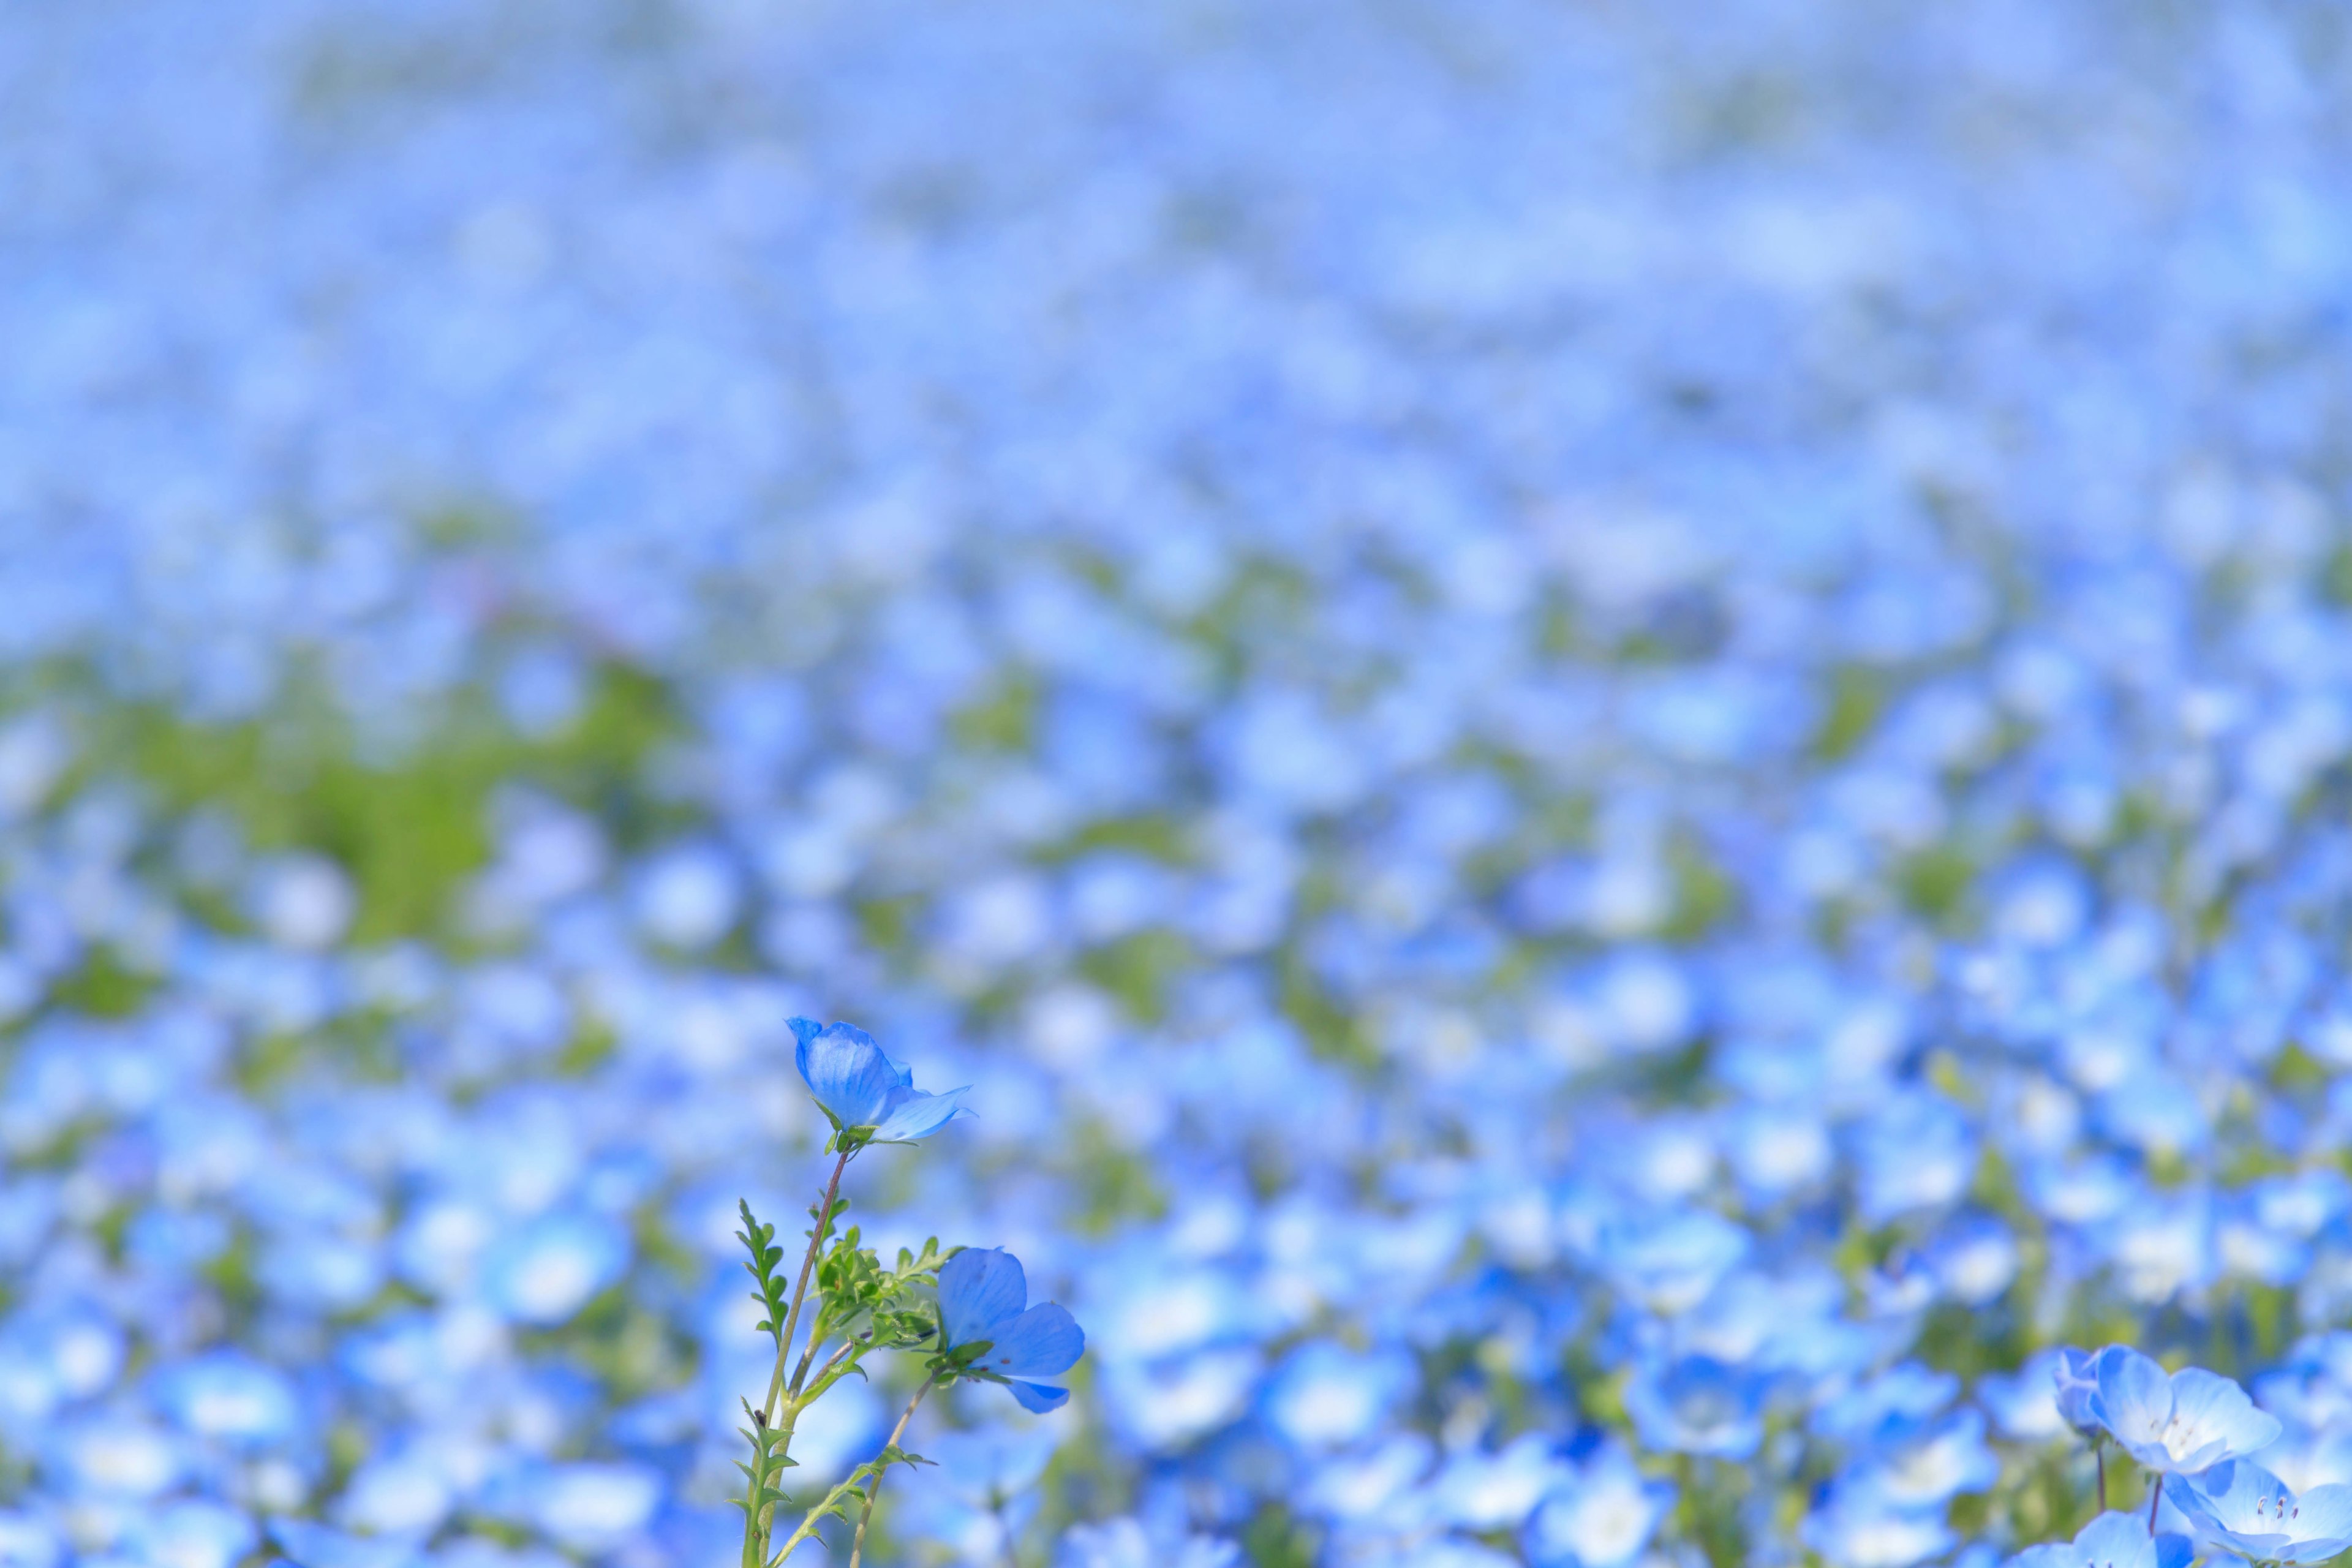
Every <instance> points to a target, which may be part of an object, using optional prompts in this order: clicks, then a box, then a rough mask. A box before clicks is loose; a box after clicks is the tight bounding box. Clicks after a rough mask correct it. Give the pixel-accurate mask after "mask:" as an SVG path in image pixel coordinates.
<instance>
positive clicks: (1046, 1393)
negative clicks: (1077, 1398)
mask: <svg viewBox="0 0 2352 1568" xmlns="http://www.w3.org/2000/svg"><path fill="white" fill-rule="evenodd" d="M1004 1386H1005V1387H1007V1388H1009V1389H1011V1390H1012V1391H1013V1398H1015V1399H1017V1400H1019V1401H1020V1402H1021V1408H1022V1409H1024V1410H1034V1411H1035V1412H1036V1413H1037V1414H1038V1415H1045V1412H1047V1411H1048V1410H1059V1409H1060V1408H1061V1407H1062V1406H1063V1405H1067V1404H1068V1403H1069V1402H1070V1391H1069V1390H1068V1389H1066V1388H1051V1387H1048V1386H1047V1385H1046V1384H1042V1383H1008V1384H1005V1385H1004Z"/></svg>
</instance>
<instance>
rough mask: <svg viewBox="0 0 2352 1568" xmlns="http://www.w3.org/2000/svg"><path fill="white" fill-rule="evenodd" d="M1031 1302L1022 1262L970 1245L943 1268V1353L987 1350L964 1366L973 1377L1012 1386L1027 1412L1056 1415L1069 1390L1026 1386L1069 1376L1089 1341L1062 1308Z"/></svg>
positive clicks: (1000, 1249) (999, 1249)
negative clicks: (1041, 1380)
mask: <svg viewBox="0 0 2352 1568" xmlns="http://www.w3.org/2000/svg"><path fill="white" fill-rule="evenodd" d="M1028 1300H1029V1279H1028V1276H1027V1275H1025V1274H1024V1273H1023V1272H1022V1270H1021V1260H1020V1259H1019V1258H1015V1257H1013V1254H1011V1253H1009V1252H1007V1251H1005V1250H1004V1249H1003V1247H967V1248H966V1249H965V1250H963V1251H961V1252H959V1253H957V1254H956V1255H955V1256H954V1257H953V1258H949V1259H948V1260H947V1262H945V1263H944V1264H942V1265H940V1336H941V1338H940V1349H942V1350H944V1351H948V1352H956V1351H962V1350H970V1349H971V1347H973V1346H975V1345H984V1346H985V1347H986V1348H985V1349H984V1350H982V1351H981V1352H979V1353H978V1354H977V1355H974V1356H972V1357H971V1359H970V1360H969V1361H968V1362H966V1363H964V1364H965V1365H967V1366H968V1367H969V1368H970V1370H971V1373H974V1374H975V1375H978V1376H982V1377H986V1378H990V1379H992V1380H994V1381H996V1382H1000V1383H1003V1384H1006V1385H1007V1386H1009V1387H1010V1388H1011V1389H1012V1390H1013V1398H1015V1399H1017V1400H1019V1401H1020V1402H1021V1404H1022V1406H1023V1408H1024V1409H1028V1410H1035V1411H1041V1412H1042V1411H1046V1410H1056V1409H1059V1408H1060V1407H1061V1406H1062V1405H1064V1404H1066V1402H1067V1401H1068V1399H1069V1397H1070V1391H1069V1390H1068V1389H1066V1388H1053V1387H1049V1386H1047V1385H1045V1384H1039V1383H1035V1382H1033V1381H1031V1380H1033V1379H1034V1378H1039V1377H1052V1376H1055V1375H1056V1374H1057V1373H1065V1372H1067V1371H1069V1369H1070V1368H1071V1367H1072V1366H1074V1365H1076V1363H1077V1359H1078V1357H1079V1356H1080V1355H1082V1354H1084V1353H1085V1352H1086V1348H1087V1336H1086V1334H1085V1332H1084V1331H1081V1330H1080V1329H1079V1327H1078V1325H1077V1323H1076V1320H1074V1319H1072V1318H1071V1316H1070V1314H1069V1312H1068V1311H1067V1310H1065V1309H1064V1308H1062V1307H1060V1306H1058V1305H1056V1304H1055V1303H1054V1302H1052V1301H1041V1302H1039V1303H1038V1304H1037V1305H1036V1306H1034V1307H1032V1306H1029V1305H1028V1304H1027V1303H1028Z"/></svg>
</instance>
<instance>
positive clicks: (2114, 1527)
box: [2009, 1513, 2190, 1568]
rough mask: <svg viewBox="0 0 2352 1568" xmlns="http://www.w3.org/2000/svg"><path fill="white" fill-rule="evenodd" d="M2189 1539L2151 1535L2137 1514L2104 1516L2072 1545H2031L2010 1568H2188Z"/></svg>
mask: <svg viewBox="0 0 2352 1568" xmlns="http://www.w3.org/2000/svg"><path fill="white" fill-rule="evenodd" d="M2189 1556H2190V1548H2189V1538H2188V1537H2187V1536H2182V1535H2150V1534H2149V1533H2148V1532H2147V1521H2146V1520H2144V1519H2142V1518H2140V1516H2139V1515H2138V1514H2137V1513H2103V1514H2101V1515H2099V1517H2098V1518H2096V1519H2095V1520H2093V1521H2091V1522H2090V1523H2088V1524H2086V1525H2084V1527H2083V1528H2082V1530H2081V1531H2079V1532H2078V1533H2077V1534H2076V1535H2075V1537H2074V1540H2073V1541H2072V1542H2065V1541H2053V1542H2047V1543H2046V1544H2044V1545H2041V1546H2029V1547H2027V1548H2026V1549H2025V1550H2024V1551H2022V1552H2019V1553H2018V1554H2017V1555H2016V1556H2014V1557H2012V1558H2011V1559H2010V1560H2009V1564H2010V1568H2187V1564H2188V1563H2189Z"/></svg>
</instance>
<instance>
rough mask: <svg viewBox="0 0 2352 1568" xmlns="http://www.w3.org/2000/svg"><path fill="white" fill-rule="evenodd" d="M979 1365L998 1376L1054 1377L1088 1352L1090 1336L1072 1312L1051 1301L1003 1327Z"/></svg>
mask: <svg viewBox="0 0 2352 1568" xmlns="http://www.w3.org/2000/svg"><path fill="white" fill-rule="evenodd" d="M989 1337H990V1338H991V1339H992V1340H993V1341H994V1342H995V1343H993V1344H992V1345H991V1346H990V1347H989V1352H988V1354H987V1355H986V1356H984V1357H982V1359H981V1362H980V1364H981V1365H982V1366H984V1367H986V1368H987V1369H988V1370H989V1371H991V1372H992V1373H996V1374H997V1375H998V1376H999V1377H1051V1376H1053V1375H1054V1374H1055V1373H1062V1372H1067V1371H1069V1370H1070V1368H1071V1367H1072V1366H1073V1365H1075V1364H1076V1362H1077V1359H1078V1357H1080V1356H1082V1355H1084V1354H1085V1353H1086V1350H1087V1336H1086V1333H1085V1331H1083V1330H1081V1329H1080V1328H1079V1327H1078V1325H1077V1321H1076V1319H1074V1318H1072V1317H1071V1316H1070V1314H1069V1312H1068V1311H1067V1310H1066V1309H1064V1308H1061V1307H1058V1306H1056V1305H1055V1304H1054V1303H1053V1302H1051V1301H1046V1302H1043V1303H1041V1304H1040V1305H1037V1306H1034V1307H1032V1308H1030V1309H1029V1310H1027V1311H1025V1312H1024V1313H1022V1314H1021V1315H1020V1316H1019V1317H1017V1318H1014V1319H1013V1320H1011V1321H1008V1322H1005V1323H1003V1324H1000V1325H999V1326H998V1327H997V1330H996V1331H995V1332H994V1333H992V1334H991V1335H990V1336H989Z"/></svg>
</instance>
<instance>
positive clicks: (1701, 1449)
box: [1625, 1355, 1764, 1459]
mask: <svg viewBox="0 0 2352 1568" xmlns="http://www.w3.org/2000/svg"><path fill="white" fill-rule="evenodd" d="M1761 1403H1762V1390H1761V1388H1760V1386H1759V1384H1758V1382H1757V1380H1756V1379H1755V1378H1754V1377H1752V1376H1750V1375H1749V1374H1748V1373H1747V1372H1745V1371H1743V1370H1742V1369H1740V1368H1738V1367H1733V1366H1727V1365H1725V1364H1724V1363H1722V1362H1719V1361H1717V1360H1716V1359H1715V1358H1714V1357H1713V1356H1704V1355H1692V1356H1684V1357H1683V1358H1682V1359H1680V1360H1679V1361H1675V1362H1669V1363H1664V1364H1663V1365H1662V1364H1659V1363H1645V1364H1643V1365H1641V1366H1637V1367H1636V1368H1634V1370H1633V1376H1632V1377H1631V1378H1630V1379H1629V1380H1627V1382H1626V1384H1625V1410H1626V1413H1627V1414H1628V1415H1632V1416H1633V1426H1634V1427H1635V1428H1636V1429H1637V1430H1639V1431H1640V1433H1641V1434H1642V1441H1643V1442H1644V1443H1646V1444H1648V1445H1649V1446H1650V1447H1653V1448H1669V1449H1673V1450H1675V1452H1677V1453H1684V1454H1712V1455H1714V1456H1716V1457H1717V1458H1725V1459H1744V1458H1748V1455H1750V1454H1752V1453H1754V1452H1755V1451H1756V1445H1757V1444H1758V1443H1759V1442H1760V1441H1762V1439H1763V1436H1764V1420H1763V1416H1762V1415H1761V1414H1760V1411H1759V1405H1761Z"/></svg>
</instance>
